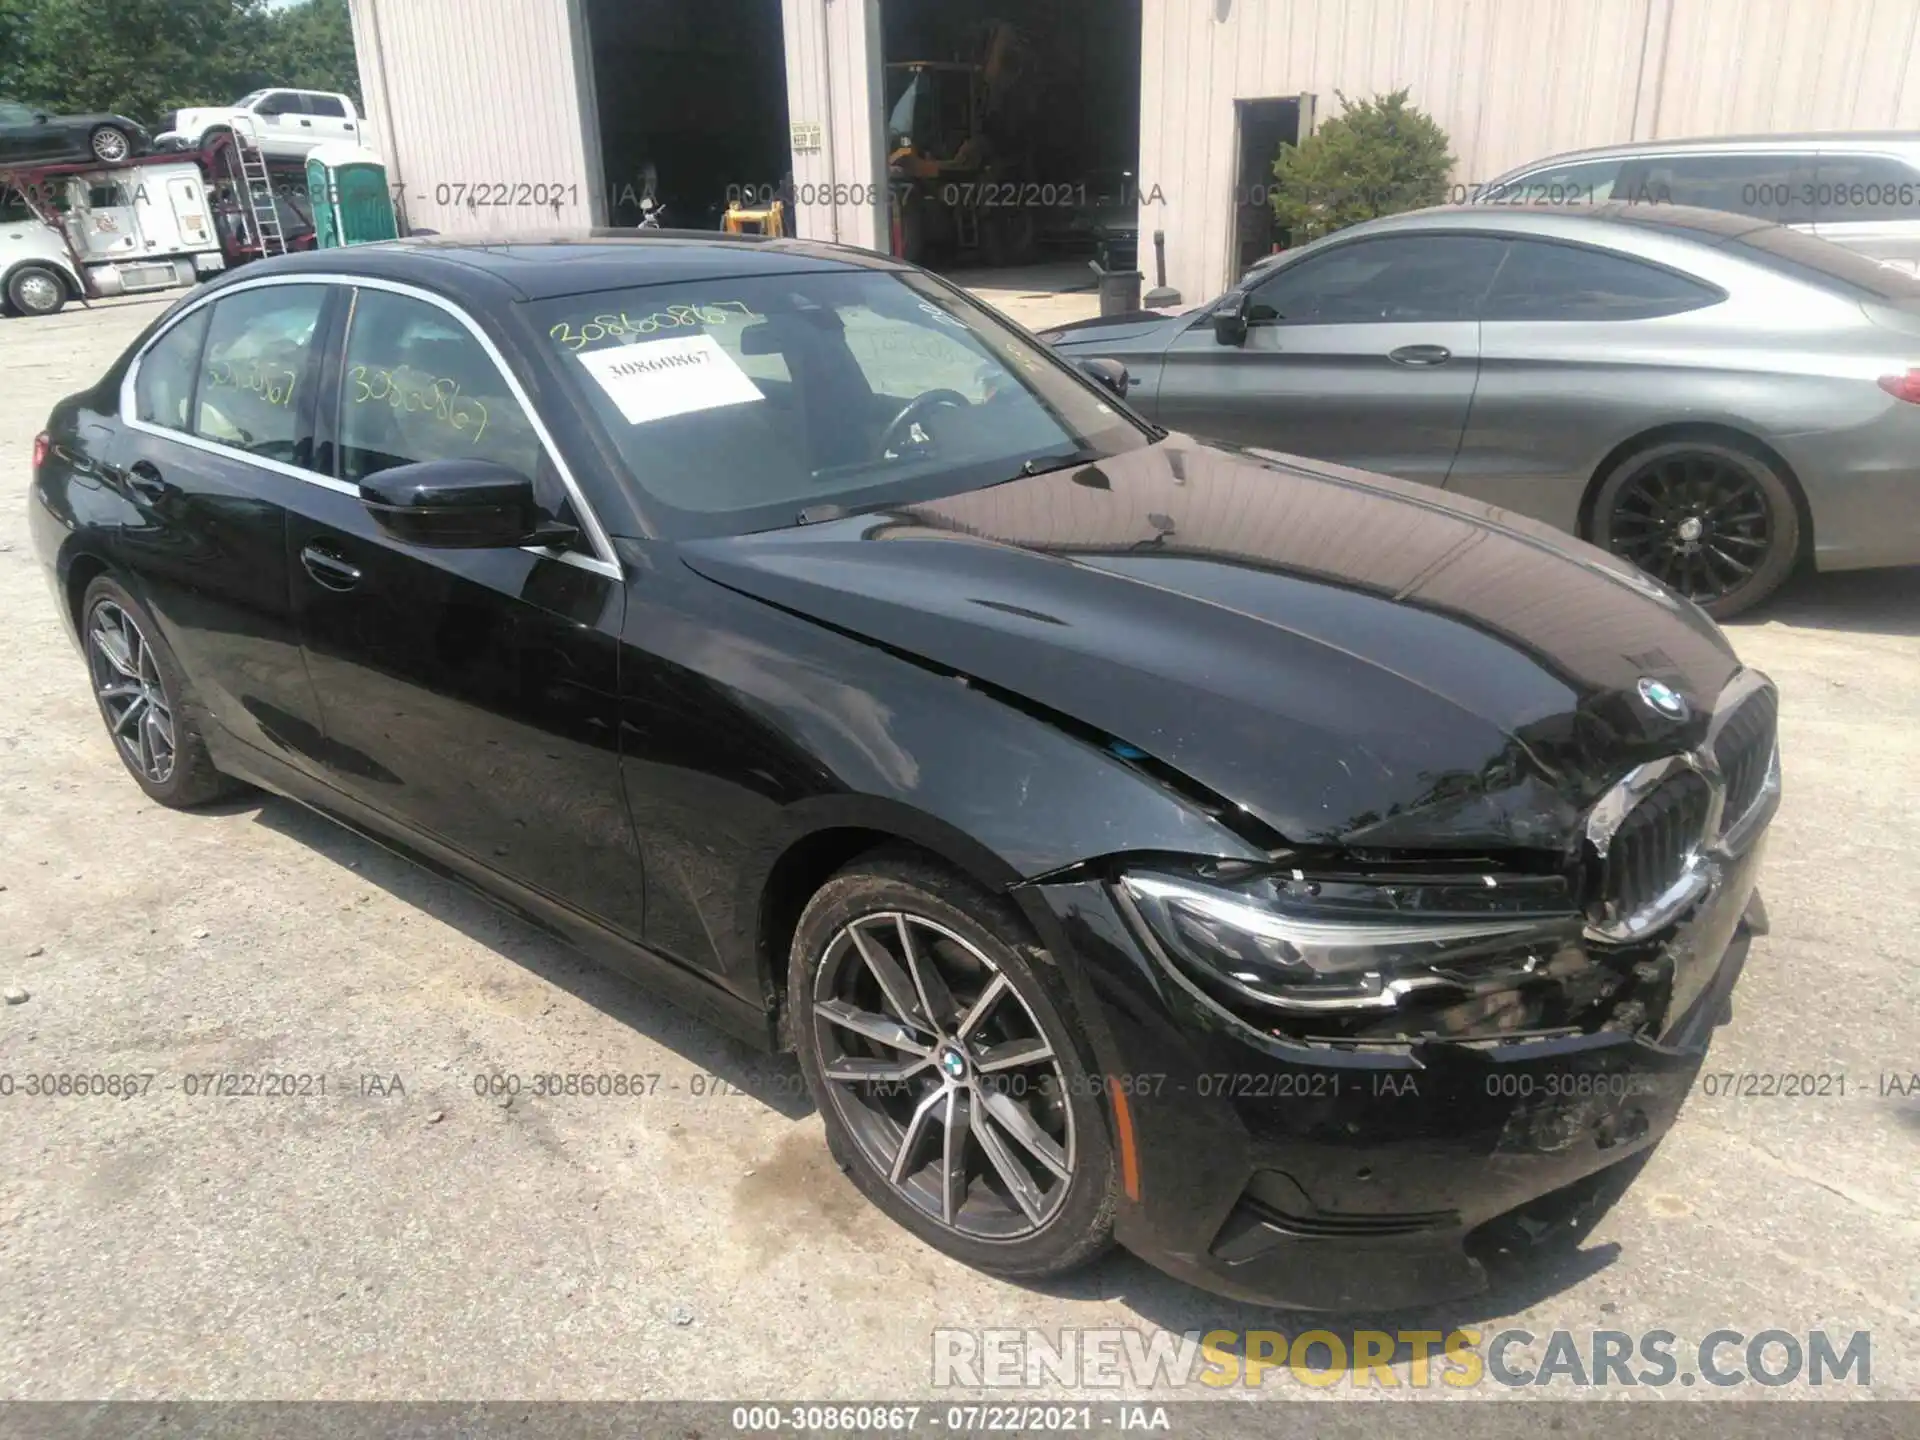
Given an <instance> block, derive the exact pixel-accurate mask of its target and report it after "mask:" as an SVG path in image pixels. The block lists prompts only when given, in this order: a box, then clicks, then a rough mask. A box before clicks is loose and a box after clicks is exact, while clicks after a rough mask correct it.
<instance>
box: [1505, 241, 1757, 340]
mask: <svg viewBox="0 0 1920 1440" xmlns="http://www.w3.org/2000/svg"><path fill="white" fill-rule="evenodd" d="M1720 298H1721V295H1720V292H1719V291H1717V290H1715V289H1713V288H1712V287H1710V286H1707V285H1702V284H1700V283H1699V282H1697V281H1693V280H1689V279H1687V278H1686V277H1685V276H1683V275H1676V274H1674V273H1673V272H1672V271H1671V270H1662V269H1660V268H1659V267H1658V266H1654V265H1646V264H1642V263H1641V262H1640V261H1638V260H1630V259H1628V258H1627V257H1626V256H1624V255H1616V254H1614V253H1613V252H1611V251H1607V250H1593V249H1589V248H1587V247H1586V246H1584V245H1553V244H1548V243H1546V242H1544V241H1539V240H1515V241H1514V242H1513V248H1512V249H1511V250H1510V251H1508V252H1507V258H1506V262H1505V263H1504V264H1503V265H1501V267H1500V274H1499V276H1498V277H1497V278H1496V279H1495V281H1494V283H1493V289H1492V291H1491V292H1489V294H1488V295H1487V301H1486V304H1485V306H1484V307H1483V308H1482V310H1481V317H1482V318H1483V319H1486V320H1646V319H1651V318H1652V317H1654V316H1656V315H1674V314H1678V313H1679V312H1680V311H1682V310H1693V309H1697V308H1699V307H1700V306H1702V305H1711V304H1713V303H1714V302H1716V301H1717V300H1719V299H1720Z"/></svg>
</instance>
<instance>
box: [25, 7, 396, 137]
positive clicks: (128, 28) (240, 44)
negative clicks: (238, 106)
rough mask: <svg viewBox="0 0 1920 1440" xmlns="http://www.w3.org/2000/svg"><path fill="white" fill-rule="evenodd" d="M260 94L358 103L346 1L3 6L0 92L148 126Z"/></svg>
mask: <svg viewBox="0 0 1920 1440" xmlns="http://www.w3.org/2000/svg"><path fill="white" fill-rule="evenodd" d="M267 85H291V86H296V87H298V88H301V89H313V90H344V91H346V92H347V93H348V94H352V95H355V96H356V98H357V94H358V90H359V84H358V72H357V69H356V67H355V64H354V56H353V34H352V28H351V26H350V25H349V23H348V19H347V0H302V3H299V4H295V5H290V6H287V7H286V8H284V9H280V10H273V9H269V8H268V6H267V0H0V95H5V96H7V97H9V98H10V99H18V100H22V101H26V102H28V103H31V104H35V105H41V106H44V107H45V108H47V109H48V110H53V111H56V112H86V111H93V110H106V111H114V112H117V113H119V114H123V115H129V116H131V117H132V118H134V119H135V120H140V121H145V122H151V121H153V120H155V119H157V118H158V117H159V116H160V115H162V114H164V113H166V112H167V111H169V110H177V109H180V108H183V107H185V106H189V105H224V104H227V103H229V102H230V101H232V100H234V99H236V98H237V97H239V96H240V95H242V94H244V93H245V92H246V91H248V90H255V89H259V88H261V87H263V86H267Z"/></svg>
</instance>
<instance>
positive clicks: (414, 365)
mask: <svg viewBox="0 0 1920 1440" xmlns="http://www.w3.org/2000/svg"><path fill="white" fill-rule="evenodd" d="M339 433H340V445H341V473H342V477H343V478H345V479H347V480H352V481H355V482H358V481H360V480H363V479H365V478H366V477H367V476H369V475H372V474H374V473H375V472H376V471H380V470H385V469H388V468H389V467H391V466H394V465H413V464H419V463H422V462H425V461H430V460H489V461H492V462H494V463H495V464H499V465H505V466H507V467H508V468H510V469H512V470H514V471H517V472H518V473H519V474H521V475H525V476H526V477H527V478H529V479H538V478H539V471H540V457H541V448H540V436H539V434H538V433H537V432H536V431H535V430H534V428H533V422H532V421H531V420H529V419H528V418H527V413H526V411H525V410H523V409H522V408H521V406H520V402H519V401H518V400H516V399H514V397H513V392H512V391H511V390H509V389H508V387H507V382H506V379H505V377H504V376H502V375H501V373H500V370H499V367H498V366H496V365H495V364H494V363H493V359H492V357H491V356H489V355H488V354H487V352H486V351H485V350H484V349H483V348H482V347H481V345H480V342H479V341H478V340H476V339H474V338H473V335H472V333H471V332H469V331H468V329H467V328H466V326H465V325H464V324H462V323H461V322H460V321H459V320H458V319H456V318H455V317H454V316H453V315H451V314H450V313H448V312H447V311H445V310H442V309H441V308H440V307H439V306H437V305H429V304H428V303H427V302H426V301H424V300H416V299H414V298H413V297H411V296H408V295H395V294H392V293H390V292H388V291H385V290H362V291H360V292H359V294H358V295H357V296H356V297H355V300H354V306H353V318H352V320H351V322H350V323H349V325H348V329H347V349H346V373H345V375H344V377H343V378H342V383H341V386H340V425H339Z"/></svg>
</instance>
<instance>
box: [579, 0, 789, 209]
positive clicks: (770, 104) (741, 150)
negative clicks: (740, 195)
mask: <svg viewBox="0 0 1920 1440" xmlns="http://www.w3.org/2000/svg"><path fill="white" fill-rule="evenodd" d="M586 14H587V37H588V39H587V43H588V53H589V54H591V56H592V57H593V85H594V95H595V99H596V100H597V102H598V106H599V119H600V153H601V160H602V163H603V164H604V166H605V169H606V182H605V183H606V197H607V222H606V223H607V224H609V225H616V226H631V225H638V224H639V223H640V220H641V216H642V210H641V204H640V201H641V197H642V195H643V194H644V193H645V190H646V183H647V179H646V177H647V174H648V167H649V166H651V167H652V171H653V174H654V175H655V176H657V188H656V198H657V200H658V202H659V203H660V204H661V205H662V206H664V207H665V208H664V210H663V212H662V216H661V219H662V223H663V224H665V225H669V226H675V227H680V228H685V229H703V230H713V229H718V228H719V226H720V220H721V217H722V215H724V214H725V212H726V208H727V196H728V187H729V186H735V187H740V188H741V189H746V188H748V187H751V188H752V190H753V192H754V193H755V194H760V193H765V192H766V190H767V189H768V188H770V187H775V186H778V185H779V184H780V183H781V180H782V178H783V176H784V175H785V174H786V172H787V170H788V169H789V168H790V167H791V165H792V161H791V158H790V156H789V152H788V135H787V67H786V48H785V43H784V40H783V38H782V37H783V30H782V27H781V22H780V0H586ZM736 193H737V192H736Z"/></svg>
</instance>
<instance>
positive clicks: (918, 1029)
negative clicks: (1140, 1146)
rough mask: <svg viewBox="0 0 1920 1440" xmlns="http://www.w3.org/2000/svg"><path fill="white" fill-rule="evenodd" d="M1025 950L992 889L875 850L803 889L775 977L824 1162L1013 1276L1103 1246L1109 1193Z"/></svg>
mask: <svg viewBox="0 0 1920 1440" xmlns="http://www.w3.org/2000/svg"><path fill="white" fill-rule="evenodd" d="M1030 949H1031V941H1030V940H1029V939H1027V938H1025V934H1024V929H1023V927H1022V925H1021V922H1020V918H1019V915H1018V913H1017V912H1016V911H1015V910H1014V909H1013V908H1012V906H1011V905H1009V904H1008V903H1007V902H1006V901H1005V900H1004V899H1001V898H998V897H996V896H993V895H990V894H988V893H987V892H985V891H983V890H981V889H979V888H978V887H977V886H974V885H972V884H971V883H969V882H968V881H966V880H964V879H962V878H961V877H960V876H958V875H955V874H953V873H951V872H949V871H946V870H944V869H942V868H940V867H938V866H936V865H934V864H932V863H931V862H929V861H927V860H924V859H921V858H919V857H917V856H914V855H910V854H897V853H889V852H879V853H877V854H876V855H874V856H870V857H868V858H866V859H863V860H860V861H856V862H855V863H854V864H853V865H851V866H849V867H848V868H847V869H845V870H843V871H841V872H840V874H838V875H836V876H835V877H834V878H833V879H832V880H830V881H828V882H827V884H826V885H824V886H823V887H822V888H821V889H820V891H819V893H817V894H816V895H815V896H814V897H813V899H812V901H811V902H810V903H809V904H808V906H807V908H806V912H805V913H804V914H803V915H802V916H801V919H800V924H799V927H798V930H797V931H796V933H795V935H794V941H793V951H792V956H791V960H790V965H789V977H788V985H789V991H788V993H789V996H790V997H791V1000H792V1005H793V1027H794V1037H795V1041H796V1045H797V1048H798V1050H799V1053H800V1063H801V1068H802V1070H803V1071H804V1072H805V1074H806V1077H807V1085H808V1088H809V1089H810V1090H811V1092H812V1094H813V1098H814V1102H815V1103H816V1104H817V1105H818V1106H819V1109H820V1114H821V1117H822V1119H823V1120H824V1122H825V1125H826V1131H827V1143H828V1145H829V1147H830V1148H831V1149H832V1151H833V1153H834V1157H835V1158H836V1159H837V1160H838V1161H839V1163H840V1165H841V1167H842V1168H843V1169H844V1170H846V1171H847V1173H848V1174H849V1176H850V1177H851V1178H852V1180H853V1182H854V1183H855V1184H856V1185H858V1186H859V1187H860V1189H861V1191H862V1192H863V1193H865V1195H866V1196H867V1198H868V1199H869V1200H871V1201H873V1203H874V1204H875V1205H877V1206H879V1207H880V1209H882V1210H883V1211H885V1212H886V1213H887V1214H888V1215H889V1216H891V1217H892V1218H893V1219H894V1220H895V1221H897V1222H898V1223H900V1224H901V1225H903V1226H905V1227H906V1228H907V1229H909V1230H911V1231H913V1233H914V1234H916V1235H918V1236H920V1238H922V1239H923V1240H926V1241H927V1242H928V1243H929V1244H931V1245H933V1246H934V1247H935V1248H937V1249H939V1250H942V1251H944V1252H946V1253H947V1254H948V1255H951V1256H953V1257H954V1258H955V1259H957V1260H960V1261H962V1262H963V1263H965V1264H968V1265H972V1266H974V1267H976V1268H978V1269H981V1270H985V1271H989V1272H992V1273H995V1274H999V1275H1005V1276H1009V1277H1017V1278H1028V1279H1031V1278H1038V1277H1041V1276H1046V1275H1052V1274H1057V1273H1059V1272H1061V1271H1063V1270H1068V1269H1071V1268H1073V1267H1074V1266H1077V1265H1079V1264H1082V1263H1083V1262H1085V1261H1087V1260H1088V1259H1091V1258H1092V1257H1093V1256H1095V1255H1097V1254H1099V1253H1100V1252H1101V1251H1102V1250H1103V1249H1105V1248H1106V1246H1107V1244H1108V1243H1109V1240H1110V1237H1111V1235H1112V1230H1113V1212H1114V1206H1115V1203H1116V1199H1115V1176H1114V1161H1113V1150H1112V1147H1111V1145H1110V1143H1109V1141H1108V1138H1107V1130H1106V1123H1105V1119H1104V1114H1103V1106H1102V1104H1101V1102H1100V1098H1099V1091H1098V1089H1097V1086H1096V1083H1095V1079H1094V1077H1092V1076H1091V1075H1090V1074H1089V1072H1088V1070H1087V1068H1086V1066H1085V1065H1084V1064H1083V1063H1082V1061H1081V1059H1080V1057H1079V1054H1078V1052H1077V1050H1076V1049H1075V1046H1074V1044H1073V1040H1072V1032H1071V1031H1070V1030H1069V1028H1068V1026H1067V1025H1066V1024H1065V1023H1064V1021H1063V1020H1062V1018H1061V1010H1060V1008H1059V1005H1058V1004H1056V1000H1055V996H1054V993H1053V991H1054V989H1055V987H1054V986H1052V985H1050V984H1048V983H1043V981H1042V979H1041V977H1040V975H1039V974H1037V973H1036V970H1035V968H1034V967H1033V966H1032V965H1030V964H1029V963H1028V960H1027V958H1026V956H1027V954H1028V953H1029V952H1030ZM1061 1003H1064V1001H1062V1002H1061Z"/></svg>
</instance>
